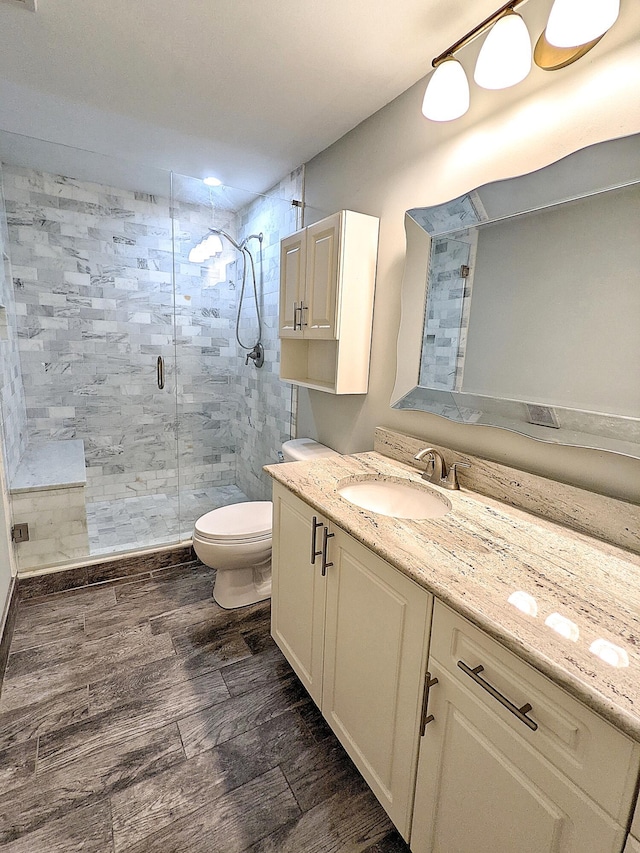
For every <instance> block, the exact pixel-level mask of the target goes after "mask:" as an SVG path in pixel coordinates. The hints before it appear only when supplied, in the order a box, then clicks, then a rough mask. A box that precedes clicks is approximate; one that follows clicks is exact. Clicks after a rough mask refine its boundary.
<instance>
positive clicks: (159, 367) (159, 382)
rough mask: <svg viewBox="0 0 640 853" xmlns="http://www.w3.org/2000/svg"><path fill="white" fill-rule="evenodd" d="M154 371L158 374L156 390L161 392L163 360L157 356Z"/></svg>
mask: <svg viewBox="0 0 640 853" xmlns="http://www.w3.org/2000/svg"><path fill="white" fill-rule="evenodd" d="M156 371H157V374H158V388H159V389H160V390H161V391H162V389H163V388H164V359H163V357H162V356H161V355H159V356H158V363H157V365H156Z"/></svg>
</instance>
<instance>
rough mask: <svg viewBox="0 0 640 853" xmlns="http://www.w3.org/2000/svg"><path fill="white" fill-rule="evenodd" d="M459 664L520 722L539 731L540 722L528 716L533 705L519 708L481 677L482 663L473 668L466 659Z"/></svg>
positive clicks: (527, 704)
mask: <svg viewBox="0 0 640 853" xmlns="http://www.w3.org/2000/svg"><path fill="white" fill-rule="evenodd" d="M458 666H459V667H460V669H461V670H462V671H463V672H464V673H466V674H467V675H468V676H469V677H470V678H473V680H474V681H475V682H476V684H479V685H480V687H482V689H483V690H486V691H487V693H489V694H490V695H491V696H493V698H494V699H497V700H498V702H499V703H500V704H501V705H503V706H504V707H505V708H506V709H507V711H511V713H512V714H513V715H514V716H516V717H517V718H518V719H519V720H520V722H522V723H524V724H525V726H529V728H530V729H531V731H532V732H535V731H537V729H538V724H537V723H535V722H534V721H533V720H532V719H530V718H529V717H527V716H526V715H527V714H528V713H529V711H531V710H532V708H531V705H530V704H529V703H528V702H527V703H526V705H523V706H522V708H518V706H517V705H514V704H513V702H510V701H509V700H508V699H507V698H506V696H503V695H502V693H500V692H499V691H498V690H496V688H495V687H492V686H491V684H489V682H488V681H485V680H484V678H480V673H481V672H484V667H483V666H482V665H478V666H474V667H473V669H471V667H470V666H467V664H466V663H465V662H464V661H462V660H459V661H458Z"/></svg>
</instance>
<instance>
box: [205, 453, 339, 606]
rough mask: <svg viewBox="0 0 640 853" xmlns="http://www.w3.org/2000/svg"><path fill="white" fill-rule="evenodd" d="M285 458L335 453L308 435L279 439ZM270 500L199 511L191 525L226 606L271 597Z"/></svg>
mask: <svg viewBox="0 0 640 853" xmlns="http://www.w3.org/2000/svg"><path fill="white" fill-rule="evenodd" d="M282 455H283V457H284V461H285V462H300V461H310V460H311V459H320V458H322V457H325V456H339V455H340V454H338V453H336V451H335V450H331V448H329V447H326V446H325V445H324V444H319V443H318V442H317V441H313V440H312V439H310V438H296V439H293V440H292V441H285V443H284V444H283V445H282ZM272 515H273V504H272V503H271V501H247V502H245V503H237V504H231V505H230V506H223V507H220V509H214V510H212V511H211V512H207V513H206V514H205V515H202V516H200V518H199V519H198V520H197V521H196V523H195V527H194V529H193V549H194V551H195V552H196V554H197V555H198V558H199V559H200V560H201V561H202V562H203V563H204V564H205V566H210V567H211V568H213V569H216V580H215V584H214V587H213V597H214V599H215V600H216V601H217V603H218V604H219V605H220V606H221V607H224V608H226V609H228V610H229V609H232V608H234V607H244V606H245V605H247V604H255V603H256V602H257V601H264V599H266V598H270V597H271V528H272Z"/></svg>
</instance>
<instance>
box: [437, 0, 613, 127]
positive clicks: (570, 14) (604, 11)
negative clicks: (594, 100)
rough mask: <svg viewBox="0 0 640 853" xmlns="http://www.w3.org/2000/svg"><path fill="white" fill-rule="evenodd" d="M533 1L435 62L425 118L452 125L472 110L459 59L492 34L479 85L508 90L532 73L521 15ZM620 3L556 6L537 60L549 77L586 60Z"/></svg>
mask: <svg viewBox="0 0 640 853" xmlns="http://www.w3.org/2000/svg"><path fill="white" fill-rule="evenodd" d="M526 1H527V0H511V2H509V3H505V4H504V6H501V7H500V8H499V9H497V10H496V11H495V12H494V13H493V14H492V15H489V17H488V18H485V19H484V21H482V22H481V23H480V24H478V25H477V26H476V27H474V28H473V29H472V30H469V32H468V33H466V34H465V35H464V36H462V38H460V39H458V41H456V42H455V43H454V44H452V45H451V47H448V48H447V49H446V50H445V51H443V52H442V53H441V54H440V55H439V56H436V58H435V59H434V60H433V61H432V63H431V64H432V66H433V68H434V69H435V71H434V72H433V74H432V75H431V78H430V80H429V83H428V85H427V90H426V92H425V95H424V100H423V102H422V114H423V115H424V116H425V117H426V118H428V119H431V121H452V120H453V119H456V118H460V116H463V115H464V114H465V113H466V112H467V110H468V109H469V83H468V81H467V75H466V72H465V70H464V68H463V67H462V64H461V63H460V62H459V61H458V60H457V59H456V58H455V56H454V54H455V53H457V52H458V51H459V50H461V49H462V48H463V47H465V46H466V45H468V44H469V43H470V42H472V41H473V40H474V39H476V38H477V37H478V36H480V35H482V34H483V33H485V32H487V30H488V31H489V32H488V35H487V37H486V39H485V42H484V44H483V45H482V48H481V50H480V53H479V55H478V60H477V63H476V68H475V72H474V80H475V82H476V84H477V85H478V86H482V87H483V88H485V89H506V88H508V87H509V86H515V85H516V84H517V83H520V82H521V81H522V80H524V79H525V77H526V76H527V75H528V74H529V71H530V70H531V39H530V37H529V31H528V30H527V25H526V24H525V22H524V20H523V19H522V17H521V16H520V15H519V14H518V13H517V12H516V11H515V10H516V9H517V7H518V6H520V5H521V4H522V3H525V2H526ZM619 10H620V0H555V2H554V4H553V7H552V9H551V13H550V15H549V21H548V24H547V28H546V29H545V31H544V32H543V33H542V35H541V36H540V38H539V39H538V41H537V43H536V46H535V49H534V51H533V59H534V61H535V63H536V65H537V66H538V67H539V68H542V69H543V70H544V71H555V70H557V69H559V68H564V67H565V66H566V65H570V64H571V63H572V62H576V60H578V59H580V57H581V56H584V54H585V53H587V52H588V51H589V50H591V48H592V47H594V46H595V45H596V44H597V43H598V41H599V40H600V39H601V38H602V36H603V35H604V34H605V33H606V32H607V30H608V29H610V28H611V27H612V26H613V24H614V23H615V21H616V19H617V17H618V12H619Z"/></svg>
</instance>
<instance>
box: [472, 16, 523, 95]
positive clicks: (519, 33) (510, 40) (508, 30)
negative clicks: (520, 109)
mask: <svg viewBox="0 0 640 853" xmlns="http://www.w3.org/2000/svg"><path fill="white" fill-rule="evenodd" d="M530 71H531V38H530V36H529V30H528V29H527V25H526V24H525V22H524V21H523V20H522V18H521V17H520V15H518V13H517V12H514V11H513V10H512V9H509V10H508V11H507V12H506V13H505V14H504V15H503V16H502V17H501V18H498V20H497V21H496V22H495V24H494V25H493V26H492V27H491V30H490V31H489V35H488V36H487V37H486V39H485V40H484V44H483V45H482V47H481V48H480V53H479V54H478V59H477V62H476V70H475V71H474V72H473V79H474V80H475V81H476V83H477V84H478V86H482V88H483V89H508V88H509V86H515V85H516V84H517V83H521V82H522V81H523V80H524V78H525V77H526V76H527V75H528V73H529V72H530Z"/></svg>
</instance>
